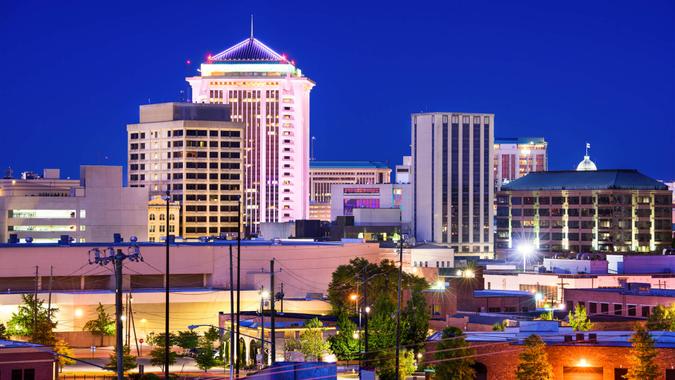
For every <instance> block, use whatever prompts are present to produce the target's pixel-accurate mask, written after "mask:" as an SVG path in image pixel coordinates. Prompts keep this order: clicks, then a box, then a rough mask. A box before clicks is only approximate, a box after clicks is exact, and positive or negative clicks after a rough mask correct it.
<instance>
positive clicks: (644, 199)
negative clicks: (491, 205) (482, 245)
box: [497, 194, 671, 205]
mask: <svg viewBox="0 0 675 380" xmlns="http://www.w3.org/2000/svg"><path fill="white" fill-rule="evenodd" d="M510 198H511V204H512V205H521V204H524V205H534V204H537V203H538V204H540V205H548V204H554V205H562V204H565V203H567V204H570V205H578V204H582V205H592V204H596V203H597V204H601V205H602V204H621V205H632V204H633V198H632V196H631V195H629V194H615V195H594V196H569V197H562V196H559V197H519V196H511V197H510ZM635 199H636V203H637V204H638V205H648V204H650V203H651V197H650V196H637V197H635ZM565 201H567V202H565ZM596 201H597V202H596ZM497 204H509V196H508V195H499V196H497ZM654 204H656V205H670V204H671V197H670V195H654Z"/></svg>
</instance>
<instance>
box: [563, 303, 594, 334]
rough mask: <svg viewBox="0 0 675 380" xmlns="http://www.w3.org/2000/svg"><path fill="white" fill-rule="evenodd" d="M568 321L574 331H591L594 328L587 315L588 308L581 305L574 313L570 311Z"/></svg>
mask: <svg viewBox="0 0 675 380" xmlns="http://www.w3.org/2000/svg"><path fill="white" fill-rule="evenodd" d="M567 320H568V321H569V324H570V326H572V329H573V330H574V331H589V330H590V329H592V328H593V323H592V322H591V320H590V319H589V318H588V315H587V314H586V308H585V307H583V306H581V305H579V304H577V306H576V307H575V308H574V313H572V311H571V310H570V311H569V313H568V314H567Z"/></svg>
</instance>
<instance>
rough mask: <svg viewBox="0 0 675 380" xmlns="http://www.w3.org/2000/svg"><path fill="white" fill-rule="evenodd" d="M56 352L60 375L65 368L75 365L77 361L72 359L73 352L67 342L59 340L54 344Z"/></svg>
mask: <svg viewBox="0 0 675 380" xmlns="http://www.w3.org/2000/svg"><path fill="white" fill-rule="evenodd" d="M54 352H55V353H56V354H58V355H57V359H56V366H57V368H58V372H59V373H60V372H61V371H62V370H63V367H65V366H67V365H71V364H75V360H73V359H71V358H72V357H73V350H72V349H71V348H70V346H69V345H68V343H66V341H65V340H63V339H59V340H57V341H56V343H55V344H54Z"/></svg>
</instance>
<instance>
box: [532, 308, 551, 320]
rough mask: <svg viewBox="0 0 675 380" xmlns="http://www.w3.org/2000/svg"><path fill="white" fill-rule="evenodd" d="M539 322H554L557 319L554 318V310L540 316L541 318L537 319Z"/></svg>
mask: <svg viewBox="0 0 675 380" xmlns="http://www.w3.org/2000/svg"><path fill="white" fill-rule="evenodd" d="M536 319H537V320H539V321H552V320H554V319H555V317H553V310H549V311H547V312H544V313H541V314H539V316H538V317H537V318H536Z"/></svg>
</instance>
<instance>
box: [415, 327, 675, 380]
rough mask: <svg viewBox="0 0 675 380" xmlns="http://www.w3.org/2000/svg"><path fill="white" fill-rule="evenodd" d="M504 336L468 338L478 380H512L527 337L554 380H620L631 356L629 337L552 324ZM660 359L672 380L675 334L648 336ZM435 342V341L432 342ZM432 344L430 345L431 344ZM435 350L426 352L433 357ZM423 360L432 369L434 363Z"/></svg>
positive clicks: (510, 330)
mask: <svg viewBox="0 0 675 380" xmlns="http://www.w3.org/2000/svg"><path fill="white" fill-rule="evenodd" d="M520 324H521V326H520V327H516V328H507V329H506V331H504V332H493V331H490V332H467V333H466V340H467V341H468V342H470V343H471V344H472V346H473V347H474V349H475V355H474V359H475V360H476V365H475V369H476V371H477V375H478V376H477V377H476V379H477V380H511V379H514V380H515V378H516V376H515V373H516V368H517V367H518V363H519V354H520V353H521V352H522V350H523V340H524V339H525V338H527V337H528V336H530V335H532V334H537V335H539V336H541V337H542V339H543V340H544V342H546V344H547V348H546V350H547V353H548V360H549V363H550V364H551V366H552V367H553V375H554V379H556V380H581V379H583V380H615V379H617V380H618V379H621V380H623V377H622V376H623V375H625V374H626V372H627V366H628V365H629V363H630V361H629V355H630V348H631V345H630V342H629V341H628V339H629V338H630V336H631V335H632V331H590V332H584V333H579V334H577V333H575V332H573V331H572V329H571V328H567V327H559V326H558V323H557V322H555V321H546V322H543V321H537V322H521V323H520ZM652 336H653V338H654V340H655V341H656V347H657V348H658V351H659V355H658V357H657V362H658V365H659V367H660V372H661V377H660V379H663V380H671V379H675V369H674V368H675V333H672V332H665V331H653V332H652ZM434 338H435V339H438V336H435V337H434ZM434 338H432V340H434ZM434 346H435V345H433V344H431V345H429V346H427V352H433V351H434V350H435V347H434ZM432 355H433V354H429V356H427V357H426V358H425V360H426V361H427V362H429V363H430V364H433V361H434V360H435V358H434V357H433V356H432Z"/></svg>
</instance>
